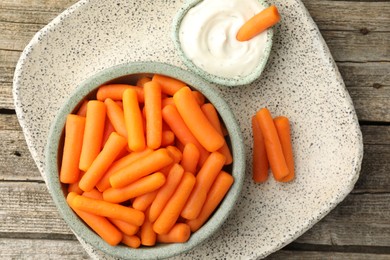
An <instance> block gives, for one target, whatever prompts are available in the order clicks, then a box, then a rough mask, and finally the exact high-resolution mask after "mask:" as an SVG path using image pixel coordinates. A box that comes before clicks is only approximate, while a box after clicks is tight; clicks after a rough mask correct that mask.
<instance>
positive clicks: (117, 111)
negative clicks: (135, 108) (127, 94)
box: [104, 98, 127, 138]
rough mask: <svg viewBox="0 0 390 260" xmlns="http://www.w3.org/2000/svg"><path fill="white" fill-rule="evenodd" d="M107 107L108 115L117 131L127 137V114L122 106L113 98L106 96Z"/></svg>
mask: <svg viewBox="0 0 390 260" xmlns="http://www.w3.org/2000/svg"><path fill="white" fill-rule="evenodd" d="M104 104H106V108H107V117H108V119H110V122H111V124H112V126H113V127H114V129H115V131H116V132H117V133H118V134H120V135H121V136H123V137H125V138H127V130H126V125H125V116H124V114H123V110H122V108H120V106H119V105H118V104H117V103H116V102H114V101H113V100H112V99H111V98H106V100H105V101H104Z"/></svg>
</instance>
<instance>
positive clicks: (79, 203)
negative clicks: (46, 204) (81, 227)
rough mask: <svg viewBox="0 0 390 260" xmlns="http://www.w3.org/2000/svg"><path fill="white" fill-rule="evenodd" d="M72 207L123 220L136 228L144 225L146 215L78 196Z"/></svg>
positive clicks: (131, 209) (117, 205) (127, 208)
mask: <svg viewBox="0 0 390 260" xmlns="http://www.w3.org/2000/svg"><path fill="white" fill-rule="evenodd" d="M72 205H73V207H74V208H75V209H78V210H82V211H85V212H88V213H91V214H95V215H98V216H103V217H108V218H114V219H119V220H123V221H126V222H128V223H130V224H133V225H136V226H141V225H142V223H144V218H145V215H144V213H143V212H142V211H139V210H136V209H133V208H129V207H125V206H122V205H119V204H115V203H110V202H107V201H103V200H96V199H91V198H87V197H84V196H80V195H76V196H75V197H74V198H73V200H72Z"/></svg>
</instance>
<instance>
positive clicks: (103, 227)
mask: <svg viewBox="0 0 390 260" xmlns="http://www.w3.org/2000/svg"><path fill="white" fill-rule="evenodd" d="M76 196H80V195H77V194H76V193H74V192H70V193H69V194H68V196H67V198H66V200H67V202H68V204H69V206H70V207H71V208H72V209H73V211H74V212H75V213H76V214H77V215H78V216H79V217H80V218H81V219H82V220H83V221H84V222H85V223H86V224H87V225H88V226H89V227H91V228H92V229H93V230H94V231H95V232H96V233H97V234H98V235H99V236H100V237H101V238H102V239H103V240H104V241H106V242H107V243H108V244H110V245H112V246H115V245H117V244H119V243H120V242H121V240H122V233H121V232H120V231H119V230H118V229H117V228H116V227H115V226H114V225H112V224H111V223H110V222H109V221H108V220H107V219H106V218H104V217H101V216H97V215H94V214H91V213H88V212H84V211H81V210H78V209H76V208H75V207H74V205H73V200H74V198H75V197H76ZM80 197H81V196H80Z"/></svg>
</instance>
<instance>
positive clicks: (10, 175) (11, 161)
mask: <svg viewBox="0 0 390 260" xmlns="http://www.w3.org/2000/svg"><path fill="white" fill-rule="evenodd" d="M0 146H1V147H3V149H0V181H1V180H18V181H23V180H37V181H42V177H41V175H40V173H39V171H38V169H37V167H36V165H35V162H34V161H33V159H32V157H31V154H30V152H29V150H28V148H27V144H26V141H25V139H24V135H23V133H22V131H21V128H20V126H19V123H18V121H17V118H16V115H4V114H0Z"/></svg>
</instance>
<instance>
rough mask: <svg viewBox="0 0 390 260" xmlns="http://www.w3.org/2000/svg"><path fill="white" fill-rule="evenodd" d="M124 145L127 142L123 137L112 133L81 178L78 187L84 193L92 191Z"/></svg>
mask: <svg viewBox="0 0 390 260" xmlns="http://www.w3.org/2000/svg"><path fill="white" fill-rule="evenodd" d="M126 144H127V140H126V139H125V138H124V137H123V136H120V135H119V134H117V133H116V132H113V133H112V134H111V135H110V137H109V138H108V140H107V143H106V145H105V146H104V147H103V150H102V151H101V152H100V153H99V155H98V156H97V157H96V159H95V160H94V161H93V163H92V164H91V166H90V167H89V169H88V171H86V172H85V174H84V175H83V177H82V178H81V180H80V183H79V187H80V188H81V189H82V190H84V191H90V190H92V189H93V188H94V187H95V185H96V184H97V183H98V182H99V181H100V179H101V178H102V177H103V175H104V173H105V172H106V171H107V169H108V168H109V167H110V166H111V164H112V163H113V161H114V160H115V158H116V157H117V155H118V154H119V153H120V152H121V151H122V149H123V148H124V147H125V146H126Z"/></svg>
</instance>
